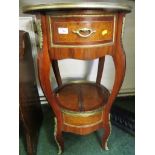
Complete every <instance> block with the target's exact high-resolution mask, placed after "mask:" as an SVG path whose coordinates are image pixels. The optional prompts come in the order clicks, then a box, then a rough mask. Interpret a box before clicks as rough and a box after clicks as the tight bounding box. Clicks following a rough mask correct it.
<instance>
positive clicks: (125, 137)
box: [19, 106, 135, 155]
mask: <svg viewBox="0 0 155 155" xmlns="http://www.w3.org/2000/svg"><path fill="white" fill-rule="evenodd" d="M43 112H44V114H46V115H44V120H43V124H42V127H41V129H40V135H39V140H38V150H37V155H57V150H58V149H57V145H56V144H55V141H54V138H53V130H54V125H53V124H54V120H53V117H52V114H51V113H50V109H49V107H48V106H46V108H43ZM102 134H103V130H99V131H97V132H94V133H92V134H89V135H86V136H79V135H75V134H71V133H64V134H63V137H64V142H65V151H64V153H63V155H103V154H104V155H134V154H135V139H134V136H131V135H130V134H128V133H126V132H124V131H123V130H121V129H119V128H117V127H116V126H114V125H112V133H111V136H110V138H109V149H110V150H109V151H105V150H102V149H101V147H100V139H101V136H102ZM19 147H20V148H19V154H20V155H26V151H25V147H24V144H23V138H22V137H21V136H20V139H19Z"/></svg>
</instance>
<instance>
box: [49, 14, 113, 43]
mask: <svg viewBox="0 0 155 155" xmlns="http://www.w3.org/2000/svg"><path fill="white" fill-rule="evenodd" d="M49 20H50V40H51V43H52V44H53V45H93V44H103V43H110V42H113V39H114V16H103V17H102V16H101V17H66V18H64V17H59V18H58V17H50V18H49Z"/></svg>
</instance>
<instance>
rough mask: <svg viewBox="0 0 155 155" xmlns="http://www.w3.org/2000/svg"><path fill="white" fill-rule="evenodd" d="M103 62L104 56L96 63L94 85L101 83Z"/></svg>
mask: <svg viewBox="0 0 155 155" xmlns="http://www.w3.org/2000/svg"><path fill="white" fill-rule="evenodd" d="M104 61H105V56H104V57H101V58H99V61H98V70H97V77H96V83H97V84H100V83H101V78H102V73H103V68H104Z"/></svg>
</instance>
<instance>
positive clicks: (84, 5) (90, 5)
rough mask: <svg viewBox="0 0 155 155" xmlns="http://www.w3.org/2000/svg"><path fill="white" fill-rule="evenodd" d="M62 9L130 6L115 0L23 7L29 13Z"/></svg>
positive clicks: (124, 7)
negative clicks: (114, 0) (109, 0)
mask: <svg viewBox="0 0 155 155" xmlns="http://www.w3.org/2000/svg"><path fill="white" fill-rule="evenodd" d="M63 9H105V10H109V9H110V10H116V11H119V10H121V11H125V12H130V11H131V7H130V6H129V5H126V4H122V3H116V2H87V3H86V2H81V3H78V2H75V3H51V4H38V5H27V6H24V7H23V12H24V13H31V11H50V10H63Z"/></svg>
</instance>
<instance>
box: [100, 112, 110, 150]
mask: <svg viewBox="0 0 155 155" xmlns="http://www.w3.org/2000/svg"><path fill="white" fill-rule="evenodd" d="M110 134H111V122H110V114H109V121H108V123H106V124H104V134H103V137H102V148H103V149H105V150H109V148H108V139H109V136H110Z"/></svg>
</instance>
